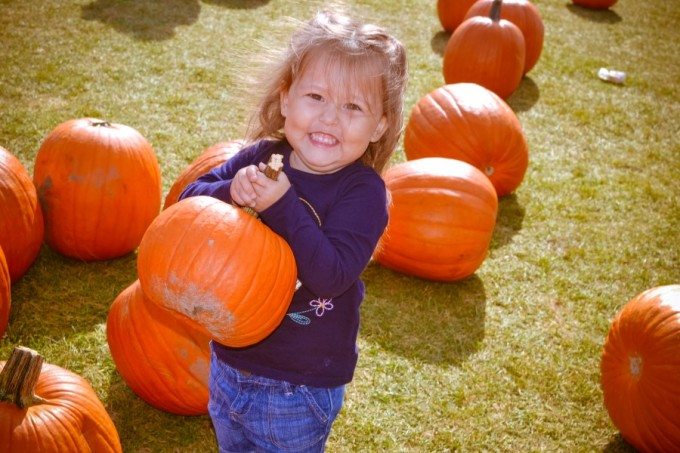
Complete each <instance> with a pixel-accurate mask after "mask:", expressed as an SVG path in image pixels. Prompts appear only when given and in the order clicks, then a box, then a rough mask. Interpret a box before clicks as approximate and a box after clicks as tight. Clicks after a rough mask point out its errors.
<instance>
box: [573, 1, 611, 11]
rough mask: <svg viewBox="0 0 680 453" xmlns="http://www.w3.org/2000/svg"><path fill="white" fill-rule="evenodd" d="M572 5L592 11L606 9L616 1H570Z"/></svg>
mask: <svg viewBox="0 0 680 453" xmlns="http://www.w3.org/2000/svg"><path fill="white" fill-rule="evenodd" d="M571 1H572V3H573V4H574V5H578V6H583V7H585V8H592V9H607V8H609V7H611V6H614V5H615V4H616V2H617V0H571Z"/></svg>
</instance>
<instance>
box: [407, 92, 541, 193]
mask: <svg viewBox="0 0 680 453" xmlns="http://www.w3.org/2000/svg"><path fill="white" fill-rule="evenodd" d="M404 151H405V152H406V157H407V158H408V159H409V160H413V159H419V158H423V157H449V158H451V159H458V160H462V161H464V162H467V163H469V164H472V165H474V166H475V167H477V169H479V170H481V171H482V172H484V174H486V176H488V177H489V179H490V180H491V183H492V184H493V185H494V187H495V188H496V192H497V193H498V196H499V197H502V196H503V195H507V194H509V193H511V192H512V191H513V190H515V189H516V188H517V187H518V186H519V185H520V183H521V182H522V179H524V173H526V170H527V166H528V164H529V146H528V145H527V141H526V138H525V137H524V132H523V131H522V125H521V124H520V122H519V119H518V118H517V115H515V112H513V111H512V109H511V108H510V107H509V106H508V104H506V103H505V101H503V99H501V98H500V97H498V96H497V95H496V94H494V93H493V92H491V91H489V90H487V89H486V88H484V87H482V86H479V85H477V84H474V83H455V84H451V85H444V86H442V87H439V88H437V89H435V90H434V91H432V92H431V93H429V94H427V95H425V96H423V97H422V98H421V99H420V100H419V101H418V102H417V103H416V105H414V106H413V109H412V110H411V116H410V117H409V120H408V123H407V125H406V130H405V132H404Z"/></svg>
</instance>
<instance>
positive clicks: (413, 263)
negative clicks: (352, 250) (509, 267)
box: [375, 157, 498, 281]
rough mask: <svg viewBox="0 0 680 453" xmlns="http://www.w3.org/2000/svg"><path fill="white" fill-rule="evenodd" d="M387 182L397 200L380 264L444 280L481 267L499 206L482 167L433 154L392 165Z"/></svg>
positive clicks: (378, 252)
mask: <svg viewBox="0 0 680 453" xmlns="http://www.w3.org/2000/svg"><path fill="white" fill-rule="evenodd" d="M385 183H386V185H387V188H388V190H389V193H390V195H391V198H392V204H391V206H390V216H389V221H388V225H387V229H386V230H385V233H384V234H383V236H382V237H381V239H380V242H379V244H378V247H377V248H376V254H375V259H376V261H377V262H378V263H380V264H381V265H383V266H385V267H388V268H390V269H394V270H396V271H398V272H402V273H404V274H407V275H413V276H416V277H421V278H425V279H429V280H439V281H454V280H460V279H463V278H465V277H468V276H470V275H471V274H473V273H474V272H475V271H476V270H477V269H478V268H479V266H480V265H481V264H482V262H483V261H484V259H485V258H486V254H487V251H488V248H489V244H490V242H491V237H492V235H493V229H494V226H495V223H496V215H497V211H498V199H497V198H496V191H495V190H494V188H493V186H492V185H491V182H489V179H488V178H487V177H486V176H484V174H483V173H482V172H480V171H479V170H477V169H476V168H475V167H473V166H472V165H470V164H467V163H465V162H462V161H459V160H454V159H446V158H439V157H429V158H424V159H417V160H411V161H408V162H404V163H401V164H397V165H395V166H393V167H391V168H389V169H388V170H387V172H386V173H385Z"/></svg>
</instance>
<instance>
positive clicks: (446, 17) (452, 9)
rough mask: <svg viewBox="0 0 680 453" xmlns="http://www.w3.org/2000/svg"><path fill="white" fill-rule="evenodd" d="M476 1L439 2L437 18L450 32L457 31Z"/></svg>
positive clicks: (452, 0)
mask: <svg viewBox="0 0 680 453" xmlns="http://www.w3.org/2000/svg"><path fill="white" fill-rule="evenodd" d="M475 1H477V0H437V17H438V18H439V23H440V24H441V25H442V28H443V29H444V30H446V31H448V32H452V31H453V30H455V29H456V27H458V26H459V25H460V24H461V22H463V19H464V18H465V13H466V12H467V10H468V9H470V7H471V6H472V5H473V4H474V3H475Z"/></svg>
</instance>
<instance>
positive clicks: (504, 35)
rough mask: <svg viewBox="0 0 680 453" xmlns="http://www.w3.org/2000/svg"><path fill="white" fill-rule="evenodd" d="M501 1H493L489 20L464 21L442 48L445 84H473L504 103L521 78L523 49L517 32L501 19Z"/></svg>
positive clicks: (514, 26) (487, 18) (508, 22)
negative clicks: (494, 95) (491, 93)
mask: <svg viewBox="0 0 680 453" xmlns="http://www.w3.org/2000/svg"><path fill="white" fill-rule="evenodd" d="M501 5H502V1H501V0H493V4H492V5H491V11H490V12H489V16H488V17H482V16H475V17H471V18H469V19H466V20H465V21H463V23H462V24H460V26H459V27H458V28H456V30H455V31H454V32H453V34H452V35H451V37H450V38H449V41H448V42H447V43H446V47H445V48H444V64H443V73H444V81H445V82H446V83H447V84H450V83H459V82H472V83H477V84H479V85H482V86H483V87H485V88H488V89H489V90H491V91H493V92H494V93H496V94H497V95H498V96H500V97H501V98H503V99H506V98H508V97H510V95H511V94H512V93H513V92H514V91H515V90H516V89H517V87H518V86H519V83H520V81H521V80H522V75H523V74H524V60H525V53H526V46H525V44H524V36H523V35H522V32H521V31H520V29H519V28H518V27H517V26H516V25H515V24H513V23H512V22H510V21H509V20H505V19H502V18H501Z"/></svg>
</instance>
